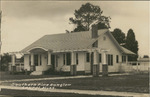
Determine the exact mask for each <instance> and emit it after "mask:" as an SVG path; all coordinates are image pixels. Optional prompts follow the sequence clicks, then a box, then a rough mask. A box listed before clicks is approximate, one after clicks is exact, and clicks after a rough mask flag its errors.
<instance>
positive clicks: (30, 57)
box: [29, 55, 31, 65]
mask: <svg viewBox="0 0 150 97" xmlns="http://www.w3.org/2000/svg"><path fill="white" fill-rule="evenodd" d="M29 65H31V55H29Z"/></svg>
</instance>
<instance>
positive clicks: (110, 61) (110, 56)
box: [106, 54, 113, 66]
mask: <svg viewBox="0 0 150 97" xmlns="http://www.w3.org/2000/svg"><path fill="white" fill-rule="evenodd" d="M106 60H107V64H108V65H111V66H112V65H113V55H111V54H107V58H106Z"/></svg>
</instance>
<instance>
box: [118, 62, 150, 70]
mask: <svg viewBox="0 0 150 97" xmlns="http://www.w3.org/2000/svg"><path fill="white" fill-rule="evenodd" d="M149 70H150V62H138V61H135V62H128V63H121V64H120V67H119V71H120V72H149Z"/></svg>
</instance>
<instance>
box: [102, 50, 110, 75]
mask: <svg viewBox="0 0 150 97" xmlns="http://www.w3.org/2000/svg"><path fill="white" fill-rule="evenodd" d="M108 51H109V50H102V52H103V66H102V76H108V64H107V60H106V53H107V52H108Z"/></svg>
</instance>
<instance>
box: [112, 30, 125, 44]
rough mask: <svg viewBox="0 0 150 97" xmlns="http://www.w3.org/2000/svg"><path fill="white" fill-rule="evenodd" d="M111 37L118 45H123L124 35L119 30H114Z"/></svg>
mask: <svg viewBox="0 0 150 97" xmlns="http://www.w3.org/2000/svg"><path fill="white" fill-rule="evenodd" d="M112 35H113V36H114V38H115V39H116V40H117V42H118V43H119V44H120V45H123V44H124V43H125V34H124V33H123V32H122V31H121V30H120V29H119V28H116V29H114V31H113V32H112Z"/></svg>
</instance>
